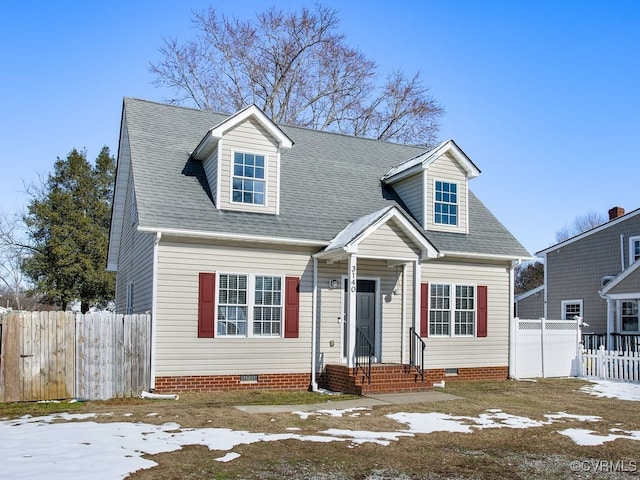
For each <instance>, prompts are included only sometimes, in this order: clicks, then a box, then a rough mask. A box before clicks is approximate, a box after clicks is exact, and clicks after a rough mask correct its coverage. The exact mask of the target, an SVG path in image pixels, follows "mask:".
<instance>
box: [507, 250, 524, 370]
mask: <svg viewBox="0 0 640 480" xmlns="http://www.w3.org/2000/svg"><path fill="white" fill-rule="evenodd" d="M521 263H522V260H516V261H514V262H511V266H510V267H509V330H510V331H509V378H514V377H515V374H516V372H515V361H516V341H515V339H516V322H515V317H514V315H513V307H514V298H515V285H514V277H515V276H514V272H515V269H516V268H517V267H518V266H519V265H520V264H521Z"/></svg>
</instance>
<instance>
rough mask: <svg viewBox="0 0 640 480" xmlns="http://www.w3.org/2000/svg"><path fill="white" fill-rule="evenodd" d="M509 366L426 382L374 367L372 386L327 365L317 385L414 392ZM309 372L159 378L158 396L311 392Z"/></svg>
mask: <svg viewBox="0 0 640 480" xmlns="http://www.w3.org/2000/svg"><path fill="white" fill-rule="evenodd" d="M508 375H509V367H506V366H505V367H475V368H459V369H458V373H457V375H446V373H445V370H444V369H431V370H426V371H425V375H424V383H422V382H421V381H420V379H419V377H418V375H417V373H416V372H415V370H411V369H410V368H409V367H408V366H407V365H398V364H394V365H388V364H383V365H372V379H371V384H369V383H368V382H367V380H366V379H365V378H364V377H363V375H362V373H360V374H358V375H355V376H354V375H353V370H352V369H351V368H348V367H347V366H346V365H327V367H326V369H325V372H323V373H321V374H318V376H317V381H318V384H319V385H320V386H321V387H323V388H327V389H328V390H332V391H335V392H344V393H351V394H355V395H362V394H366V393H385V392H415V391H420V390H428V389H431V388H433V383H434V382H439V381H440V380H445V382H458V381H469V380H506V379H507V377H508ZM310 383H311V374H309V373H265V374H259V375H258V381H257V382H254V381H241V379H240V375H193V376H181V377H156V384H155V392H156V393H181V392H215V391H225V390H280V391H287V390H298V391H304V390H308V388H309V384H310Z"/></svg>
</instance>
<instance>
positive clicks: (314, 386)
mask: <svg viewBox="0 0 640 480" xmlns="http://www.w3.org/2000/svg"><path fill="white" fill-rule="evenodd" d="M317 314H318V259H317V258H316V257H314V258H313V292H312V297H311V391H312V392H317V391H318V382H317V381H316V368H317V367H316V343H317V342H316V340H317V339H316V326H317V319H316V316H317Z"/></svg>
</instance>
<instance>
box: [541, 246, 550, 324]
mask: <svg viewBox="0 0 640 480" xmlns="http://www.w3.org/2000/svg"><path fill="white" fill-rule="evenodd" d="M542 277H543V280H542V282H543V283H542V284H543V285H544V290H543V295H542V302H543V304H542V316H543V317H544V318H547V290H548V288H547V286H548V285H549V283H548V282H547V255H546V254H545V256H544V268H543V269H542Z"/></svg>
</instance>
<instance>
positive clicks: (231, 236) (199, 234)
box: [138, 226, 327, 247]
mask: <svg viewBox="0 0 640 480" xmlns="http://www.w3.org/2000/svg"><path fill="white" fill-rule="evenodd" d="M138 231H139V232H142V233H160V234H162V235H171V236H175V237H191V238H208V239H216V240H236V241H243V242H259V243H278V244H281V245H302V246H312V247H325V246H326V245H327V242H325V241H321V240H305V239H298V238H287V237H262V236H256V235H250V234H243V233H223V232H205V231H200V230H178V229H172V228H154V227H140V226H139V227H138Z"/></svg>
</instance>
